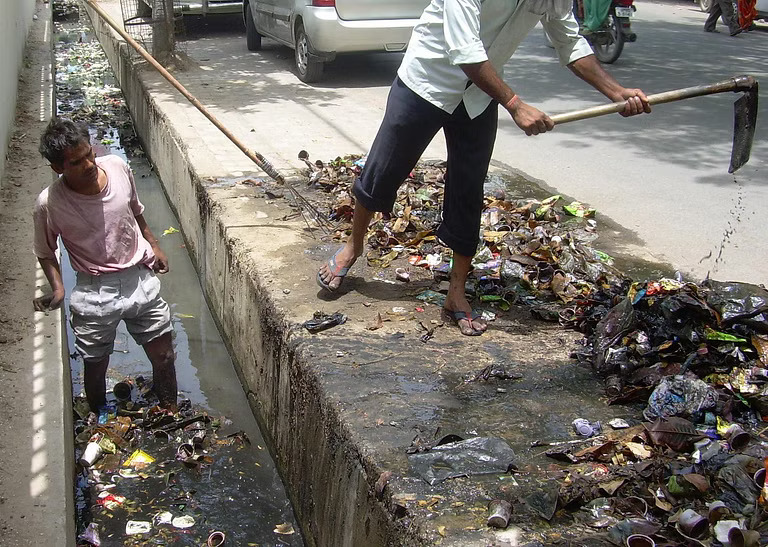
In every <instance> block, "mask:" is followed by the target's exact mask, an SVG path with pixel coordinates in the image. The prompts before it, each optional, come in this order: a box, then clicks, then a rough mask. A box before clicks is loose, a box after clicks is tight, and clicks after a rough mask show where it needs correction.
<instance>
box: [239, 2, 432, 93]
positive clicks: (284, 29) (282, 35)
mask: <svg viewBox="0 0 768 547" xmlns="http://www.w3.org/2000/svg"><path fill="white" fill-rule="evenodd" d="M428 4H429V0H243V18H244V20H245V35H246V42H247V46H248V49H249V50H250V51H258V50H259V49H261V38H262V36H266V37H269V38H272V39H273V40H276V41H278V42H280V43H282V44H285V45H287V46H288V47H291V48H293V49H294V50H295V53H296V55H295V57H296V72H297V74H298V76H299V79H301V80H302V81H304V82H315V81H317V80H319V79H320V77H321V76H322V74H323V63H326V62H328V61H332V60H333V59H334V58H335V57H336V55H337V54H340V53H358V52H365V51H393V52H396V51H403V50H405V47H406V46H407V45H408V40H409V39H410V37H411V31H412V30H413V27H414V25H415V24H416V23H417V22H418V20H419V17H421V13H422V12H423V11H424V8H426V7H427V5H428Z"/></svg>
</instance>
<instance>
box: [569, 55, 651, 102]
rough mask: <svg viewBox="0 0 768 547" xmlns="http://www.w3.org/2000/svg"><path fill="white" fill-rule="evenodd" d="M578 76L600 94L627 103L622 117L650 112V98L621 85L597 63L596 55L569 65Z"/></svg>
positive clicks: (636, 90)
mask: <svg viewBox="0 0 768 547" xmlns="http://www.w3.org/2000/svg"><path fill="white" fill-rule="evenodd" d="M568 68H570V69H571V72H573V73H574V74H575V75H576V76H578V77H579V78H581V79H582V80H584V81H585V82H587V83H588V84H589V85H591V86H592V87H594V88H595V89H596V90H598V91H599V92H600V93H602V94H603V95H605V96H606V97H608V98H609V99H611V100H612V101H613V102H616V103H619V102H621V101H626V102H627V104H626V106H625V107H624V111H623V112H620V114H621V115H622V116H634V115H635V114H641V113H643V112H650V111H651V105H650V104H648V98H647V97H646V96H645V93H643V91H642V90H640V89H629V88H626V87H623V86H622V85H620V84H619V83H618V82H617V81H616V80H615V79H614V78H613V76H611V75H610V74H608V72H606V71H605V69H604V68H603V67H602V65H601V64H600V63H599V62H598V61H597V58H596V57H595V56H594V55H587V56H586V57H582V58H580V59H577V60H575V61H574V62H572V63H570V64H569V65H568Z"/></svg>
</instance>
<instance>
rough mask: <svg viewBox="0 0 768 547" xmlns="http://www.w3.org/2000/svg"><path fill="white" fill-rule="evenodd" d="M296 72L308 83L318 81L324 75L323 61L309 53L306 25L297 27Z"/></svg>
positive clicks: (300, 78)
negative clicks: (314, 58) (315, 58)
mask: <svg viewBox="0 0 768 547" xmlns="http://www.w3.org/2000/svg"><path fill="white" fill-rule="evenodd" d="M296 72H297V75H298V76H299V80H301V81H302V82H306V83H312V82H316V81H318V80H319V79H320V77H321V76H322V75H323V63H322V62H319V61H315V60H313V59H312V56H311V55H310V53H309V40H308V39H307V33H306V32H304V25H299V26H298V27H297V28H296Z"/></svg>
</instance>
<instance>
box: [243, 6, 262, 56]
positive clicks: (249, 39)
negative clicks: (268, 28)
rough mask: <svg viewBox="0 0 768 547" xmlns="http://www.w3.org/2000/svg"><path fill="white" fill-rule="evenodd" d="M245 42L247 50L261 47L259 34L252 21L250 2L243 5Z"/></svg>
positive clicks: (255, 49)
mask: <svg viewBox="0 0 768 547" xmlns="http://www.w3.org/2000/svg"><path fill="white" fill-rule="evenodd" d="M245 43H246V45H247V46H248V51H259V50H260V49H261V34H259V33H258V32H256V23H255V22H254V21H253V12H252V11H251V4H250V3H248V4H246V6H245Z"/></svg>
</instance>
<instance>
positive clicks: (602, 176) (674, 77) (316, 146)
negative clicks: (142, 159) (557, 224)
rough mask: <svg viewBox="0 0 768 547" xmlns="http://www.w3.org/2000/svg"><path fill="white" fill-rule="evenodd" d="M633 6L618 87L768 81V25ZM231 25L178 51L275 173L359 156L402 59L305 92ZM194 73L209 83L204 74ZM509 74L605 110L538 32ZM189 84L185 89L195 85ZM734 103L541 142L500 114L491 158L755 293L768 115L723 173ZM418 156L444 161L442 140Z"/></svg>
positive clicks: (557, 108) (560, 133) (692, 102)
mask: <svg viewBox="0 0 768 547" xmlns="http://www.w3.org/2000/svg"><path fill="white" fill-rule="evenodd" d="M636 5H637V8H638V9H637V12H636V14H635V18H634V19H633V23H632V24H633V30H634V31H635V32H636V33H637V35H638V40H637V42H636V43H633V44H627V45H626V47H625V50H624V53H623V54H622V56H621V57H620V59H619V60H618V61H617V62H616V63H615V64H614V65H610V66H609V67H608V69H609V71H610V72H611V73H612V74H614V76H615V77H616V78H617V79H618V80H619V81H620V82H621V83H622V84H624V85H626V86H629V87H640V88H642V89H643V90H645V91H646V92H647V93H654V92H660V91H665V90H669V89H675V88H680V87H686V86H692V85H699V84H705V83H711V82H715V81H719V80H723V79H726V78H728V77H730V76H733V75H738V74H752V75H754V76H756V77H757V78H758V79H760V78H763V79H765V75H766V72H767V71H768V62H766V55H768V24H761V25H760V28H759V29H758V30H756V31H754V32H750V33H745V34H742V35H740V36H737V37H734V38H731V37H730V36H728V34H727V33H724V32H722V33H718V34H710V33H705V32H703V25H704V19H705V17H706V16H705V14H704V13H701V12H700V11H699V9H698V6H697V5H696V4H694V3H693V2H692V1H691V2H687V1H685V0H670V1H668V2H663V3H662V2H647V1H643V0H641V1H639V2H637V4H636ZM237 23H238V21H237V18H235V19H234V25H233V24H232V22H230V23H228V24H225V25H224V26H225V27H226V28H225V29H221V28H220V29H215V28H202V29H201V28H195V27H194V25H190V26H188V31H187V32H188V34H189V38H190V41H189V42H188V43H187V46H186V47H187V51H188V54H189V55H190V56H191V57H192V58H195V59H196V60H198V61H199V62H200V63H201V65H207V66H205V67H204V69H205V70H206V71H210V70H218V71H220V72H219V73H218V74H217V78H218V79H219V82H220V83H219V85H218V86H217V87H216V89H212V86H208V85H207V83H205V82H203V83H201V82H202V80H201V79H200V77H199V76H198V77H194V80H195V81H196V82H197V83H196V85H201V86H202V85H204V86H206V87H204V88H203V87H198V88H197V89H198V90H199V91H200V93H203V94H204V96H203V97H201V100H202V101H203V102H204V103H206V104H209V103H210V102H213V103H214V104H213V105H214V106H215V107H219V108H222V109H226V112H227V113H226V114H225V116H228V121H227V123H231V124H232V125H233V127H234V130H235V131H236V132H237V133H238V134H241V135H247V136H248V138H249V139H251V141H250V142H251V145H252V146H253V147H254V148H255V149H256V150H259V151H261V152H262V153H264V154H265V155H266V156H267V157H268V158H270V159H272V160H273V163H275V164H276V165H278V166H284V167H287V166H293V167H301V166H302V164H301V162H299V161H298V160H297V159H296V153H297V151H298V150H301V149H306V150H309V152H310V155H311V157H312V159H315V158H322V159H328V158H333V157H336V156H338V155H343V154H348V153H364V152H365V151H366V150H367V149H368V147H369V146H370V144H371V143H372V142H373V137H374V136H375V133H376V130H377V128H378V124H379V122H380V120H381V117H382V115H383V111H384V106H385V104H386V95H387V92H388V87H389V84H390V83H391V81H392V79H393V78H394V75H395V72H396V70H397V66H398V64H399V61H400V55H388V54H374V55H358V56H351V57H342V58H339V59H338V60H337V61H335V62H334V63H331V64H329V65H327V67H326V73H325V78H324V80H323V81H321V82H319V83H318V84H313V85H311V86H310V85H306V84H303V83H301V82H300V81H299V80H298V79H297V78H296V76H295V75H294V74H293V73H292V72H291V70H292V51H291V50H289V49H288V48H285V47H282V46H279V45H277V44H274V43H271V42H269V41H267V40H265V42H264V50H263V51H261V52H257V53H249V52H247V51H246V50H245V37H244V34H243V32H242V29H233V28H232V27H233V26H237ZM206 25H208V26H209V27H212V26H215V25H213V24H210V25H209V24H208V23H206ZM719 28H721V29H722V28H724V27H723V26H722V25H719ZM199 74H202V77H203V78H207V79H209V78H210V72H207V73H206V72H200V73H199ZM505 77H506V79H507V81H508V82H509V83H510V84H511V86H512V87H513V88H514V89H515V90H516V91H517V92H518V93H519V94H520V95H521V97H522V98H523V99H524V100H525V101H527V102H529V103H531V104H533V105H535V106H537V107H539V108H541V109H542V110H544V111H546V112H548V113H550V114H555V113H560V112H567V111H570V110H575V109H581V108H585V107H588V106H593V105H596V104H601V103H603V102H605V98H604V97H603V96H602V95H600V94H599V93H597V92H596V91H594V90H593V89H592V88H591V87H589V86H588V85H587V84H585V83H584V82H582V81H581V80H579V79H578V78H576V77H575V76H573V75H572V74H571V72H570V71H569V70H567V69H566V68H563V67H561V66H560V65H559V63H558V61H557V60H556V59H555V57H554V51H553V50H552V49H550V48H548V47H547V46H546V44H545V42H544V38H543V35H542V33H541V31H540V30H539V29H536V30H534V31H533V32H532V33H531V35H530V36H529V37H528V38H527V39H526V41H525V42H524V43H523V45H522V46H521V48H520V49H519V50H518V52H517V54H516V55H515V56H514V57H513V59H512V60H511V61H510V62H509V64H508V65H507V67H506V71H505ZM187 78H189V79H190V82H189V83H190V85H193V86H194V85H195V83H193V81H192V79H193V76H192V75H191V74H190V75H189V76H187ZM207 81H210V80H207ZM221 82H224V83H221ZM206 90H208V91H206ZM736 98H737V96H736V95H735V94H732V93H728V94H720V95H716V96H710V97H702V98H696V99H689V100H686V101H684V102H678V103H672V104H667V105H660V106H657V107H656V108H655V110H654V112H653V113H652V114H651V115H648V116H640V117H636V118H632V119H625V118H622V117H620V116H619V115H611V116H605V117H602V118H597V119H593V120H587V121H581V122H576V123H573V124H568V125H564V126H561V127H558V128H556V130H555V131H553V132H551V133H548V134H545V135H540V136H537V137H526V136H525V135H524V134H523V133H522V132H521V131H519V129H517V127H516V126H515V125H514V123H513V122H512V121H511V119H510V118H509V117H508V115H507V114H506V112H504V111H502V112H500V118H499V119H500V123H499V134H498V139H497V143H496V149H495V151H494V162H496V164H497V165H503V166H506V167H508V168H510V169H513V170H517V171H519V172H520V173H522V174H524V175H525V176H527V177H529V178H531V179H533V180H536V181H538V182H539V183H540V184H541V185H542V186H544V187H546V188H548V189H550V190H551V191H552V192H553V193H555V192H557V193H561V194H564V195H566V196H568V197H571V198H574V199H578V200H580V201H583V202H586V203H588V204H590V205H591V206H593V207H595V208H597V210H598V213H599V214H600V215H602V218H604V219H610V220H612V221H613V222H615V223H616V224H618V225H620V226H622V227H623V228H625V229H626V230H627V231H628V233H629V236H628V237H627V236H626V234H625V236H624V237H623V238H622V240H623V241H625V242H628V243H629V245H628V246H627V247H626V249H627V251H628V252H629V253H631V254H636V255H638V256H640V257H642V258H649V257H650V258H653V259H654V260H657V261H661V262H665V263H669V264H671V265H672V266H673V267H675V268H677V269H679V270H681V271H682V272H683V273H685V274H690V275H693V276H695V277H697V278H703V277H705V276H707V275H708V274H709V275H711V276H712V277H714V278H716V279H721V280H739V281H747V282H752V283H765V282H766V281H767V279H766V278H767V276H766V273H765V272H766V268H765V266H764V264H765V262H766V258H768V243H767V242H766V236H765V235H764V231H763V228H764V227H765V226H766V224H768V190H767V189H766V184H767V182H766V179H765V173H766V162H765V157H766V152H767V151H768V143H767V142H766V138H765V137H766V134H767V132H766V129H765V123H768V117H766V114H767V113H766V107H765V103H763V106H762V107H761V108H760V114H759V120H758V130H757V132H756V136H755V143H754V147H753V150H752V159H751V160H750V162H749V163H748V164H747V165H746V166H745V167H743V168H742V169H741V170H740V171H739V172H738V173H737V174H736V176H735V177H734V176H733V175H729V174H728V172H727V169H728V165H729V160H730V151H731V142H732V133H733V107H732V103H733V101H734V100H735V99H736ZM761 123H762V125H761ZM259 128H269V131H268V132H262V131H261V130H260V129H259ZM425 157H430V158H434V157H444V144H443V139H442V136H441V135H438V137H436V139H435V142H433V144H432V146H430V148H429V149H428V150H427V152H426V153H425Z"/></svg>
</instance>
